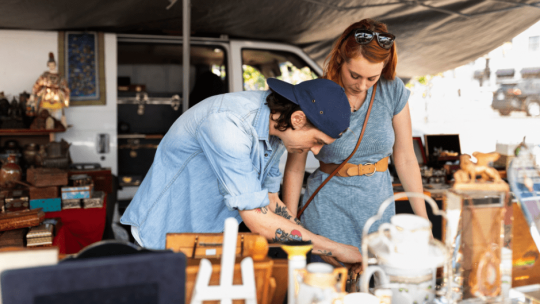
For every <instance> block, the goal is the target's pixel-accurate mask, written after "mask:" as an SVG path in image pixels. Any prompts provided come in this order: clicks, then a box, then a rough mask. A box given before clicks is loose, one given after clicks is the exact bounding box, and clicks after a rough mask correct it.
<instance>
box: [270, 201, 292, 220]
mask: <svg viewBox="0 0 540 304" xmlns="http://www.w3.org/2000/svg"><path fill="white" fill-rule="evenodd" d="M274 213H275V214H277V215H279V216H282V217H284V218H285V219H288V220H290V219H291V217H292V216H291V215H290V214H289V212H287V207H285V206H283V207H282V206H280V205H279V204H278V203H276V211H274Z"/></svg>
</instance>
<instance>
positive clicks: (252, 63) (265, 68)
mask: <svg viewBox="0 0 540 304" xmlns="http://www.w3.org/2000/svg"><path fill="white" fill-rule="evenodd" d="M242 70H243V81H244V90H245V91H252V90H268V85H267V84H266V79H267V78H271V77H274V78H277V79H280V80H283V81H287V82H289V83H292V84H298V83H300V82H302V81H306V80H311V79H315V78H317V75H316V74H315V72H313V70H312V69H311V68H310V67H309V66H308V65H307V64H306V62H305V61H304V60H303V59H302V58H300V57H299V56H298V55H296V54H293V53H290V52H284V51H275V50H254V49H244V50H242Z"/></svg>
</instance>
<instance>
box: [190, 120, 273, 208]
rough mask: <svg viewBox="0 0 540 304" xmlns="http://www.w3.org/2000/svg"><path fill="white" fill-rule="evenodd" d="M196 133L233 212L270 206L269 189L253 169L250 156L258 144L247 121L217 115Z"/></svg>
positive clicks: (228, 206) (203, 124)
mask: <svg viewBox="0 0 540 304" xmlns="http://www.w3.org/2000/svg"><path fill="white" fill-rule="evenodd" d="M196 134H197V139H198V141H199V144H200V146H201V148H202V150H203V152H204V155H205V157H206V158H207V160H208V162H209V163H210V166H211V167H212V170H213V171H214V173H215V174H216V176H217V178H218V184H219V188H220V192H221V194H222V195H223V197H224V201H225V204H226V205H227V208H229V210H251V209H255V208H260V207H264V206H267V205H268V204H269V202H270V201H269V200H268V190H267V189H263V188H262V187H261V182H260V181H259V179H258V173H257V172H256V171H255V169H254V168H253V164H252V161H251V157H250V155H251V150H252V148H253V144H254V142H256V141H254V140H253V135H252V134H251V130H250V129H249V128H248V127H247V125H246V123H245V122H243V121H242V120H241V119H240V118H238V117H236V116H234V115H232V114H230V113H227V112H222V113H214V114H211V115H209V116H208V117H207V119H206V120H205V121H204V122H203V123H202V124H201V125H200V126H199V129H198V130H197V133H196Z"/></svg>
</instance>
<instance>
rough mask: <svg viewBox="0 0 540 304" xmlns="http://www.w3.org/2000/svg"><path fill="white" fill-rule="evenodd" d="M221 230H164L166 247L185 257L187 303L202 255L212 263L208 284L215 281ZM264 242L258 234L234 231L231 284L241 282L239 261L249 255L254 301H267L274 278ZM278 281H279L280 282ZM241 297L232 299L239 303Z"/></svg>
mask: <svg viewBox="0 0 540 304" xmlns="http://www.w3.org/2000/svg"><path fill="white" fill-rule="evenodd" d="M222 243H223V233H168V234H167V238H166V244H165V247H166V249H172V250H173V251H175V252H183V253H184V254H185V255H186V257H188V263H187V268H186V303H190V301H191V296H192V294H193V287H194V286H195V279H196V278H197V273H198V272H199V264H200V261H201V259H202V258H206V259H208V260H210V262H211V263H212V276H211V277H210V285H219V276H220V272H221V259H220V257H221V254H222ZM267 254H268V242H267V241H266V239H265V238H264V237H262V236H260V235H258V234H253V233H238V238H237V242H236V263H235V266H234V275H233V284H235V285H236V284H242V275H241V269H240V262H241V261H242V259H244V258H245V257H251V258H252V259H253V268H254V270H255V287H256V290H257V303H261V304H268V303H271V301H272V298H273V295H274V291H275V289H276V281H275V279H274V278H273V277H272V268H273V265H274V261H273V260H272V259H270V258H268V257H267ZM280 284H281V282H280ZM243 302H244V301H243V300H235V301H233V303H236V304H240V303H243ZM205 303H219V301H205Z"/></svg>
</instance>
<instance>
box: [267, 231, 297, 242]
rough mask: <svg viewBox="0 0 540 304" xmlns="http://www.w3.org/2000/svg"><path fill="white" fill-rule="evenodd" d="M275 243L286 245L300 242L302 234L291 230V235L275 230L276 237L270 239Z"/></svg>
mask: <svg viewBox="0 0 540 304" xmlns="http://www.w3.org/2000/svg"><path fill="white" fill-rule="evenodd" d="M272 241H274V242H276V243H287V242H294V241H302V233H300V231H298V230H296V229H295V230H292V231H291V233H287V232H285V231H283V230H282V229H281V228H278V229H277V230H276V236H275V237H274V238H273V239H272Z"/></svg>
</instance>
